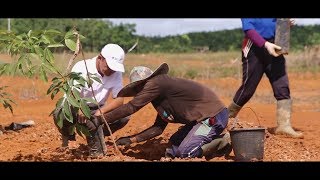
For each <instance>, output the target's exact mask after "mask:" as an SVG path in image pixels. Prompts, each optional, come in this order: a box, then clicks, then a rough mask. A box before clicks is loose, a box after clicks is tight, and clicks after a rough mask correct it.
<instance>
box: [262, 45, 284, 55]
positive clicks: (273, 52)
mask: <svg viewBox="0 0 320 180" xmlns="http://www.w3.org/2000/svg"><path fill="white" fill-rule="evenodd" d="M264 47H265V48H266V49H267V50H268V52H269V54H270V55H272V56H274V57H278V56H279V55H280V54H278V53H277V52H276V51H280V50H281V47H280V46H277V45H275V44H273V43H271V42H268V41H266V42H265V43H264Z"/></svg>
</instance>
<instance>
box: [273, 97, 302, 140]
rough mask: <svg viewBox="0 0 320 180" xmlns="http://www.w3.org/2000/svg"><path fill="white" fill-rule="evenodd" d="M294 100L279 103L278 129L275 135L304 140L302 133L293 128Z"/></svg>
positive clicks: (279, 101) (284, 100)
mask: <svg viewBox="0 0 320 180" xmlns="http://www.w3.org/2000/svg"><path fill="white" fill-rule="evenodd" d="M291 112H292V100H291V99H283V100H278V101H277V117H276V118H277V127H276V129H275V134H277V135H278V134H283V135H286V136H289V137H292V138H303V134H302V132H297V131H295V130H294V129H293V128H292V126H291Z"/></svg>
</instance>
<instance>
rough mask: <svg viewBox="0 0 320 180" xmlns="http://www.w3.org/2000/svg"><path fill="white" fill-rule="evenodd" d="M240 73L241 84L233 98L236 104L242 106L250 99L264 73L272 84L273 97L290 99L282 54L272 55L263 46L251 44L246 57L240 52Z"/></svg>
mask: <svg viewBox="0 0 320 180" xmlns="http://www.w3.org/2000/svg"><path fill="white" fill-rule="evenodd" d="M242 73H243V75H242V84H241V86H240V88H239V89H238V90H237V92H236V94H235V96H234V98H233V101H234V102H235V103H236V104H237V105H239V106H243V105H244V104H246V103H247V102H248V101H249V100H250V98H251V97H252V96H253V94H254V92H255V91H256V89H257V87H258V85H259V82H260V80H261V78H262V76H263V74H264V73H265V74H266V75H267V77H268V79H269V82H270V84H271V86H272V90H273V93H274V94H273V95H274V97H275V98H276V99H277V100H282V99H290V89H289V79H288V74H287V72H286V60H285V58H284V56H283V55H280V56H278V57H273V56H271V55H269V53H268V51H267V50H266V49H265V48H259V47H256V46H255V45H253V46H252V47H251V49H250V51H249V53H248V56H247V58H245V57H244V55H243V53H242Z"/></svg>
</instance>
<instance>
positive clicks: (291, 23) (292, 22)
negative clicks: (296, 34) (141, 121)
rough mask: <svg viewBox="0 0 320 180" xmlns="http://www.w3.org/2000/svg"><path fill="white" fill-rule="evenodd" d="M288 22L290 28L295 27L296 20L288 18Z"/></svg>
mask: <svg viewBox="0 0 320 180" xmlns="http://www.w3.org/2000/svg"><path fill="white" fill-rule="evenodd" d="M289 21H290V26H294V25H296V20H295V19H293V18H290V19H289Z"/></svg>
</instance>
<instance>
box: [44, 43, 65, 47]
mask: <svg viewBox="0 0 320 180" xmlns="http://www.w3.org/2000/svg"><path fill="white" fill-rule="evenodd" d="M47 47H48V48H57V47H64V45H63V44H61V43H59V44H50V45H48V46H47Z"/></svg>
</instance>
